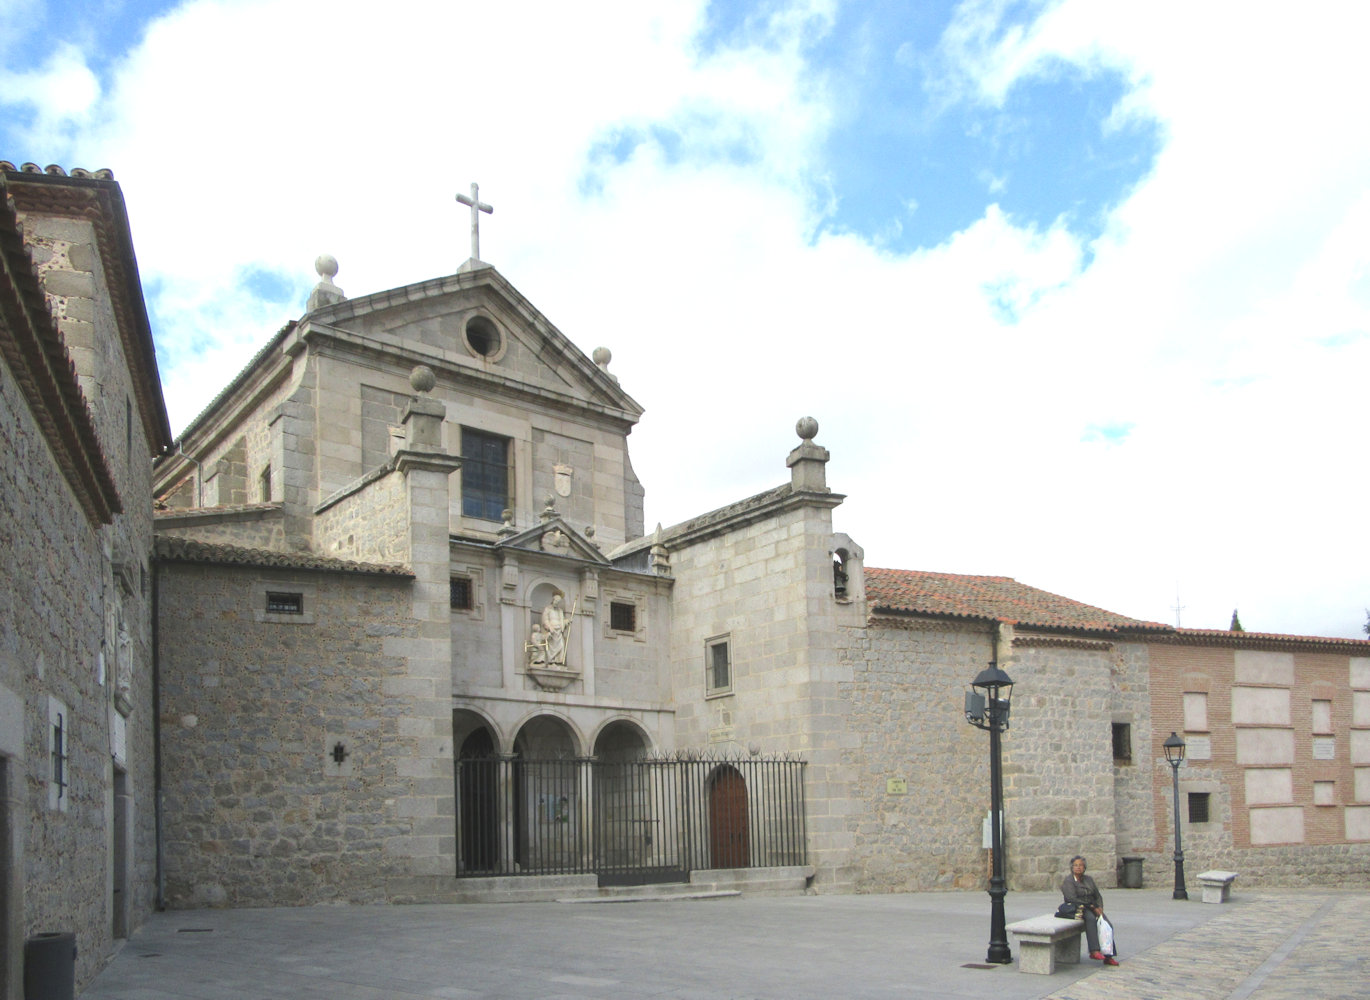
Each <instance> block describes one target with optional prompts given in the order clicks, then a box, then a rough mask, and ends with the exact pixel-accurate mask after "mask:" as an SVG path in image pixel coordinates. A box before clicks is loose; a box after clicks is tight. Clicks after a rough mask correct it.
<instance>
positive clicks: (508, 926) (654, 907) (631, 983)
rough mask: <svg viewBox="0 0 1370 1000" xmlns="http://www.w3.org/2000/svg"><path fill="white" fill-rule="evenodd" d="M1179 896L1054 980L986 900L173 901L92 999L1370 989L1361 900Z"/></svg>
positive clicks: (1199, 993) (1131, 897)
mask: <svg viewBox="0 0 1370 1000" xmlns="http://www.w3.org/2000/svg"><path fill="white" fill-rule="evenodd" d="M1195 895H1197V893H1196V894H1195ZM1169 896H1170V894H1169V890H1164V891H1160V890H1156V891H1149V890H1136V891H1125V890H1110V891H1109V892H1108V893H1107V894H1106V899H1105V902H1106V904H1107V907H1108V911H1109V914H1110V916H1111V917H1112V918H1113V920H1114V922H1115V924H1116V925H1117V927H1118V934H1119V941H1120V948H1121V961H1122V965H1120V966H1119V967H1118V968H1110V969H1105V968H1102V967H1101V966H1100V965H1099V964H1098V963H1097V962H1092V961H1090V960H1089V959H1087V958H1086V959H1084V960H1082V962H1081V964H1080V965H1078V966H1067V967H1064V968H1063V969H1061V970H1059V971H1058V972H1057V973H1056V974H1055V975H1053V976H1049V977H1048V976H1028V975H1021V974H1020V973H1018V971H1017V967H1016V964H1015V965H1008V966H994V967H988V968H985V967H983V966H984V958H985V951H986V947H987V945H988V937H989V899H988V897H987V896H986V895H985V894H983V893H959V892H956V893H951V892H949V893H910V894H897V895H871V896H816V897H815V896H792V897H755V898H748V897H746V896H743V897H741V898H724V899H709V900H693V901H681V900H673V901H667V902H642V903H631V904H624V905H621V906H568V905H563V904H556V903H512V904H502V905H499V904H490V905H446V906H366V907H303V908H295V909H272V910H185V911H172V912H168V913H162V914H156V915H154V917H153V918H152V919H151V920H150V921H149V922H148V924H147V925H146V926H145V927H144V928H143V929H141V930H140V931H139V932H138V933H137V934H135V935H134V936H133V938H131V939H130V940H129V941H128V943H127V944H126V945H125V946H124V948H123V949H122V950H121V951H120V953H119V954H118V955H117V956H116V957H115V959H114V961H113V962H112V963H111V964H110V966H109V967H108V968H106V969H105V971H104V972H103V973H102V974H101V975H100V976H99V977H98V978H97V979H96V981H95V983H94V984H93V985H92V986H91V988H90V989H88V990H87V991H86V992H85V993H84V994H83V996H84V997H85V998H88V1000H227V998H230V997H232V998H235V1000H238V998H247V1000H278V998H280V1000H284V998H292V1000H294V998H299V1000H324V998H328V1000H372V998H376V1000H379V998H383V997H384V998H411V997H425V998H439V1000H475V998H509V1000H513V998H523V997H538V998H547V1000H587V998H595V1000H600V998H607V1000H628V998H632V1000H705V998H707V1000H719V998H729V1000H793V998H809V997H814V998H818V997H822V998H851V1000H864V998H872V1000H873V998H885V997H921V998H929V1000H950V998H952V997H956V998H961V1000H967V998H968V1000H1039V998H1042V997H1048V996H1049V997H1053V998H1056V1000H1094V998H1102V997H1105V996H1106V997H1108V998H1109V1000H1159V998H1165V1000H1172V998H1176V997H1185V998H1190V997H1193V998H1198V1000H1208V998H1210V997H1213V998H1221V1000H1247V998H1249V997H1250V998H1256V1000H1293V998H1294V997H1295V996H1297V997H1298V1000H1308V998H1314V997H1317V998H1341V997H1348V998H1349V997H1367V996H1370V988H1368V987H1367V986H1366V983H1367V980H1368V978H1370V977H1368V976H1367V973H1370V966H1367V960H1366V959H1365V958H1362V957H1361V953H1362V952H1364V950H1365V949H1364V948H1362V947H1359V946H1356V947H1352V948H1347V947H1345V946H1344V945H1343V944H1342V943H1341V942H1343V941H1345V940H1351V941H1354V942H1363V941H1364V940H1365V938H1366V931H1370V896H1367V894H1365V893H1351V892H1341V893H1338V892H1322V893H1318V892H1282V891H1278V890H1272V891H1248V892H1242V893H1239V894H1237V895H1236V896H1235V897H1234V899H1233V901H1232V902H1231V903H1228V904H1225V905H1222V906H1217V905H1205V904H1203V903H1200V902H1197V901H1196V900H1190V901H1187V902H1185V901H1176V900H1172V899H1170V898H1169ZM1055 905H1056V895H1055V894H1054V893H1010V894H1009V897H1008V899H1007V901H1006V916H1007V918H1008V921H1009V922H1010V923H1012V922H1013V921H1015V920H1022V919H1026V918H1029V917H1033V916H1038V915H1040V914H1043V913H1048V912H1050V911H1051V910H1053V909H1054V908H1055ZM1348 935H1349V937H1348ZM1014 957H1015V959H1016V958H1017V949H1016V948H1015V949H1014ZM977 965H978V966H981V967H980V968H975V967H974V966H977ZM1295 991H1297V993H1296V992H1295Z"/></svg>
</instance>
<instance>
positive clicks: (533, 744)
mask: <svg viewBox="0 0 1370 1000" xmlns="http://www.w3.org/2000/svg"><path fill="white" fill-rule="evenodd" d="M513 751H514V754H515V755H517V756H519V757H530V758H531V757H536V758H541V759H549V758H563V757H564V758H573V757H582V756H584V754H585V741H584V739H583V738H582V737H581V734H580V732H579V731H577V729H576V727H575V725H574V724H573V723H572V722H571V720H570V719H568V718H566V717H565V716H563V715H561V714H559V713H556V712H549V711H547V710H546V709H539V710H537V711H534V712H531V713H529V714H528V715H526V716H525V717H524V718H523V719H522V720H521V721H520V722H519V724H518V725H517V726H516V727H515V728H514V740H513Z"/></svg>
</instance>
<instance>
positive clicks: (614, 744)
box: [592, 718, 652, 761]
mask: <svg viewBox="0 0 1370 1000" xmlns="http://www.w3.org/2000/svg"><path fill="white" fill-rule="evenodd" d="M592 746H593V747H594V749H593V753H594V755H595V758H596V759H597V760H601V761H624V760H637V759H638V758H640V757H642V756H644V755H645V754H647V753H649V752H650V751H651V750H652V738H651V736H650V735H648V733H647V731H646V730H645V729H643V728H642V726H641V724H640V723H638V722H637V720H635V719H628V718H616V719H608V720H606V721H605V722H604V724H603V725H602V726H600V727H599V731H598V732H597V733H595V737H594V742H593V744H592Z"/></svg>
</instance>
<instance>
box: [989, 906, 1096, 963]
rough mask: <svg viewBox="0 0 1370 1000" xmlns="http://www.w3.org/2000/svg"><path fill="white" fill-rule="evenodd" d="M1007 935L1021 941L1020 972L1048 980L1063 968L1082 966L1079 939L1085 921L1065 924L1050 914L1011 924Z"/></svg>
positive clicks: (1065, 922)
mask: <svg viewBox="0 0 1370 1000" xmlns="http://www.w3.org/2000/svg"><path fill="white" fill-rule="evenodd" d="M1007 929H1008V931H1009V933H1010V934H1012V935H1013V936H1014V937H1016V938H1017V939H1018V971H1019V972H1027V973H1031V974H1032V975H1035V976H1049V975H1051V974H1052V973H1053V972H1055V971H1056V965H1057V963H1060V964H1061V965H1079V964H1080V936H1081V935H1082V934H1083V933H1084V931H1085V922H1084V921H1083V920H1064V919H1062V918H1061V917H1056V916H1053V915H1051V914H1050V913H1048V914H1046V915H1045V916H1041V917H1033V918H1032V919H1030V920H1020V921H1018V922H1017V923H1016V924H1009V925H1008V928H1007Z"/></svg>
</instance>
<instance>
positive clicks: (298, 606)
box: [266, 590, 304, 615]
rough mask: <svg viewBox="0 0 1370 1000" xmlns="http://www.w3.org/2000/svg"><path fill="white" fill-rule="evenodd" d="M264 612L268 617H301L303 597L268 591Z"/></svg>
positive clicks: (301, 595)
mask: <svg viewBox="0 0 1370 1000" xmlns="http://www.w3.org/2000/svg"><path fill="white" fill-rule="evenodd" d="M266 612H267V614H269V615H302V614H304V595H303V594H288V593H283V592H281V591H276V590H268V591H267V592H266Z"/></svg>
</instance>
